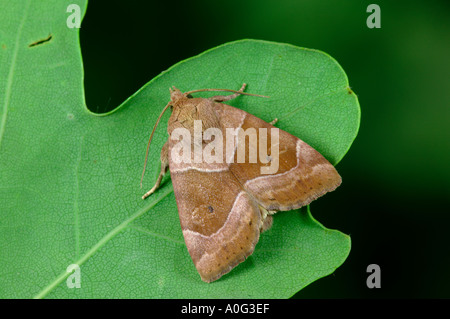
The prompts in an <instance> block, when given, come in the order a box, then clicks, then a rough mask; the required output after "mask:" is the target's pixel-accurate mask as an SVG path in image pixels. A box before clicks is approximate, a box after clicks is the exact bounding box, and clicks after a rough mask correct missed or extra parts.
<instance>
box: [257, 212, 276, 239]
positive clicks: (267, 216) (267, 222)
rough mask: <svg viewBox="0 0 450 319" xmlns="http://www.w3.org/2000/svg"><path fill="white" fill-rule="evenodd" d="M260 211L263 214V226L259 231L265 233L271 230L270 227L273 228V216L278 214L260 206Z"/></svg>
mask: <svg viewBox="0 0 450 319" xmlns="http://www.w3.org/2000/svg"><path fill="white" fill-rule="evenodd" d="M259 210H260V212H261V226H260V227H259V231H260V232H261V233H262V232H265V231H266V230H269V229H270V227H272V223H273V218H272V215H273V214H274V213H276V212H275V211H268V210H267V209H265V208H264V207H262V206H259Z"/></svg>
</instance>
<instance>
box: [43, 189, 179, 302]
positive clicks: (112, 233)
mask: <svg viewBox="0 0 450 319" xmlns="http://www.w3.org/2000/svg"><path fill="white" fill-rule="evenodd" d="M172 191H173V188H172V187H169V188H167V189H166V190H165V191H164V192H163V193H162V194H161V197H159V198H158V199H156V200H154V201H153V202H151V203H150V204H149V205H148V206H146V207H143V208H142V209H140V210H138V211H137V212H136V213H135V214H133V215H131V216H130V217H129V218H127V219H126V220H124V221H123V222H122V223H121V224H119V225H118V226H116V227H115V228H114V229H113V230H111V231H110V232H109V233H108V234H106V235H105V236H104V237H103V238H102V239H100V240H99V241H98V243H97V244H95V245H94V246H92V248H91V249H89V250H88V251H87V252H86V253H85V254H84V255H83V256H81V258H80V259H78V260H77V261H75V262H74V263H73V264H76V265H78V266H81V265H82V264H84V263H85V262H86V261H87V260H88V259H89V258H91V257H92V256H93V255H94V254H95V253H96V252H97V251H98V250H99V249H100V248H102V247H103V246H104V245H105V244H106V243H108V242H109V241H110V240H111V239H113V238H114V237H115V236H116V235H117V234H118V233H120V232H121V231H122V230H124V229H125V228H127V227H128V225H129V224H130V223H131V222H132V221H134V220H136V219H137V218H139V217H140V216H142V215H143V214H145V213H146V212H148V211H149V210H150V209H152V208H153V207H154V206H155V205H156V204H158V203H159V202H160V201H161V200H162V199H163V198H164V197H166V196H167V195H169V194H170V193H172ZM69 275H70V273H68V272H67V271H65V270H64V271H63V272H62V273H61V274H60V275H59V276H58V277H56V278H55V279H54V280H53V281H52V282H51V283H49V284H48V285H47V286H46V287H45V288H44V289H42V290H41V291H40V292H39V293H38V294H36V295H35V296H34V299H42V298H44V297H45V296H47V295H48V294H49V293H50V292H51V291H52V290H53V289H55V288H56V287H57V286H58V285H59V284H60V283H61V282H63V280H64V279H66V278H67V277H68V276H69Z"/></svg>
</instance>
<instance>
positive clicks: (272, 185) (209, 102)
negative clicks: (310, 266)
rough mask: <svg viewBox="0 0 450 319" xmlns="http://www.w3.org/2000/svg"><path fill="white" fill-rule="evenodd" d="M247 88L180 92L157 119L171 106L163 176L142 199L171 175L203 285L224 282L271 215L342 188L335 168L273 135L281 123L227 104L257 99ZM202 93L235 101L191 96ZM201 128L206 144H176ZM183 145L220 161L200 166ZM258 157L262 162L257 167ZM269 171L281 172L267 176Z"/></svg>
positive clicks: (289, 138) (283, 135)
mask: <svg viewBox="0 0 450 319" xmlns="http://www.w3.org/2000/svg"><path fill="white" fill-rule="evenodd" d="M244 89H245V84H244V85H243V86H242V88H241V89H240V90H239V91H233V90H225V89H204V90H195V91H190V92H186V93H182V92H181V91H180V90H178V89H176V88H175V87H173V89H171V90H170V101H169V103H168V104H167V106H166V107H165V108H164V110H163V111H162V113H161V115H160V116H159V118H158V122H159V120H160V118H161V116H162V114H163V113H164V111H165V110H166V109H167V108H168V107H169V106H171V107H172V114H171V116H170V119H169V123H168V133H169V136H170V138H169V140H168V141H167V142H166V143H165V144H164V146H163V148H162V150H161V172H160V174H159V176H158V179H157V181H156V184H155V185H154V186H153V188H152V189H151V190H150V191H148V192H147V193H146V194H145V195H144V196H143V197H142V198H143V199H145V198H146V197H148V196H150V195H151V194H152V193H153V192H155V190H156V189H157V188H158V187H159V185H160V183H161V180H162V178H163V176H164V174H165V173H166V172H167V169H170V175H171V178H172V184H173V190H174V193H175V198H176V201H177V206H178V212H179V216H180V223H181V228H182V230H183V236H184V239H185V242H186V246H187V249H188V251H189V254H190V255H191V258H192V261H193V262H194V264H195V267H196V268H197V271H198V273H199V274H200V277H201V279H202V280H203V281H205V282H212V281H214V280H217V279H219V278H220V277H221V276H222V275H224V274H226V273H228V272H229V271H230V270H231V269H233V268H234V267H235V266H237V265H238V264H239V263H241V262H242V261H244V260H245V259H246V258H247V257H248V256H249V255H251V254H252V253H253V250H254V248H255V245H256V244H257V242H258V240H259V235H260V233H261V232H262V231H264V230H266V229H268V228H270V226H271V224H272V216H271V215H272V214H273V213H275V212H276V211H286V210H292V209H296V208H299V207H302V206H305V205H308V204H309V203H311V201H313V200H314V199H316V198H318V197H319V196H322V195H323V194H325V193H327V192H329V191H333V190H334V189H335V188H336V187H338V186H339V185H340V183H341V177H340V176H339V174H338V173H337V171H336V169H335V168H334V167H333V165H331V164H330V163H329V162H328V161H327V160H326V159H325V158H324V157H323V156H322V155H321V154H320V153H319V152H317V151H316V150H314V149H313V148H312V147H311V146H309V145H308V144H306V143H305V142H303V141H302V140H300V139H299V138H297V137H295V136H293V135H291V134H289V133H287V132H285V131H282V130H280V129H278V128H275V127H274V126H273V125H272V124H274V122H275V121H276V120H274V121H273V122H271V123H267V122H265V121H263V120H261V119H259V118H257V117H255V116H253V115H251V114H249V113H247V112H245V111H243V110H240V109H237V108H235V107H232V106H229V105H226V104H224V103H221V102H225V101H228V100H231V99H233V98H235V97H237V96H238V95H240V94H246V95H255V94H248V93H244V92H243V91H244ZM200 91H230V92H234V94H232V95H227V96H214V97H210V98H192V96H191V95H190V94H192V93H196V92H200ZM199 121H201V122H199ZM158 122H157V123H156V125H155V127H154V128H153V131H152V135H151V137H150V140H149V145H150V141H151V139H152V136H153V133H154V131H155V129H156V126H157V124H158ZM199 123H200V124H201V127H200V129H201V131H200V132H201V133H202V134H205V137H204V138H203V139H200V140H199V139H195V138H194V139H189V138H187V137H186V136H183V138H180V136H175V137H174V135H175V132H178V129H184V130H186V131H187V132H189V133H190V135H191V136H194V135H195V134H198V131H199V130H198V129H199V125H198V124H199ZM211 129H215V131H214V132H216V133H217V132H218V133H222V137H224V136H226V137H227V139H226V143H223V141H222V144H221V143H219V142H221V141H220V137H218V136H219V135H220V134H219V135H218V134H216V135H214V139H213V138H212V134H207V133H208V132H211ZM264 129H266V130H267V132H270V131H272V132H275V131H276V132H278V133H277V134H278V140H277V139H276V137H277V136H276V135H277V134H264V132H266V131H264ZM274 130H275V131H274ZM230 132H231V134H228V135H227V133H230ZM242 132H252V133H254V134H253V143H252V142H251V141H250V140H251V139H252V137H251V136H250V135H251V134H243V133H242ZM206 135H208V136H206ZM255 136H256V138H255ZM229 137H231V138H229ZM246 137H248V138H246ZM247 140H248V143H246V142H247ZM180 141H182V142H180ZM230 141H231V144H230ZM255 141H256V143H255ZM262 142H264V143H265V145H266V149H265V151H266V152H265V153H264V152H261V148H260V149H259V150H257V148H258V147H262V148H264V143H262ZM180 143H181V144H183V143H184V145H185V146H186V145H187V146H188V147H189V148H190V149H191V148H192V149H195V148H197V150H200V151H201V152H203V153H205V152H206V153H205V154H209V155H211V156H212V157H214V158H215V159H216V161H210V160H209V161H208V160H204V159H203V160H202V159H200V160H199V158H196V156H198V154H197V153H198V152H197V153H196V152H195V151H194V154H193V153H191V154H189V149H188V151H186V149H184V150H183V152H181V151H179V148H180ZM213 143H215V146H222V147H223V148H225V145H226V151H225V150H224V151H223V152H221V151H220V149H219V148H213V147H211V146H212V144H213ZM149 145H148V146H149ZM148 146H147V155H148ZM229 146H230V147H229ZM213 149H214V151H212V150H213ZM208 152H209V153H208ZM255 152H256V153H257V154H258V152H259V155H261V154H263V155H262V156H259V158H257V159H256V160H255V158H254V156H253V154H254V153H255ZM181 153H183V155H181ZM184 153H187V154H184ZM220 153H222V154H220ZM174 154H175V155H174ZM264 154H265V156H264ZM180 156H181V158H182V159H183V160H180ZM200 157H201V156H200ZM146 158H147V157H146ZM217 159H222V160H217ZM271 167H272V168H273V167H275V168H276V172H271V173H267V172H268V171H270V169H269V168H271ZM264 170H266V171H264ZM144 172H145V166H144ZM144 172H143V174H144ZM141 182H142V181H141Z"/></svg>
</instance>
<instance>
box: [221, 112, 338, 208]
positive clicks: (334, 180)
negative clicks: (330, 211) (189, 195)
mask: <svg viewBox="0 0 450 319" xmlns="http://www.w3.org/2000/svg"><path fill="white" fill-rule="evenodd" d="M215 105H216V112H217V114H218V116H219V118H220V121H221V123H222V124H223V125H224V128H225V129H226V128H232V129H237V128H241V129H243V130H244V131H246V130H247V129H250V131H251V128H253V129H254V130H253V132H255V133H256V135H257V140H258V143H257V144H258V145H252V143H250V140H251V139H250V138H247V139H246V137H245V135H236V136H235V144H236V146H235V151H234V154H233V163H231V164H230V165H229V169H230V172H231V173H232V174H233V175H234V176H235V177H236V178H237V180H238V181H239V183H240V184H241V185H243V188H244V189H245V190H246V192H248V193H249V194H251V196H252V197H253V198H255V199H256V200H257V202H258V204H259V205H261V206H262V207H264V208H265V209H266V210H269V211H280V210H281V211H284V210H291V209H296V208H299V207H302V206H305V205H308V204H309V203H311V201H313V200H314V199H316V198H318V197H320V196H322V195H324V194H325V193H327V192H330V191H333V190H334V189H336V187H338V186H339V185H340V184H341V177H340V175H339V174H338V172H337V171H336V169H335V168H334V166H333V165H332V164H331V163H330V162H328V161H327V160H326V159H325V158H324V157H323V156H322V155H321V154H320V153H319V152H317V151H316V150H315V149H313V148H312V147H311V146H309V145H308V144H307V143H305V142H303V141H302V140H300V139H299V138H297V137H295V136H293V135H291V134H289V133H287V132H285V131H283V130H281V129H278V128H276V127H274V126H273V125H270V124H269V123H267V122H265V121H263V120H261V119H260V118H258V117H256V116H253V115H251V114H249V113H247V112H245V111H242V110H240V109H237V108H234V107H232V106H229V105H226V104H222V103H216V104H215ZM260 128H266V129H267V131H266V132H267V134H265V135H264V134H261V132H263V131H261V130H259V129H260ZM272 129H275V130H278V142H276V139H275V138H274V139H273V141H274V143H272ZM264 139H265V140H264ZM261 140H263V141H265V142H266V145H267V152H266V153H265V154H266V157H265V158H264V153H263V154H259V141H261ZM245 143H246V144H245ZM244 144H245V147H243V149H244V151H245V161H244V163H242V161H241V162H239V152H240V150H241V149H240V148H239V146H242V145H244ZM253 144H254V143H253ZM272 144H273V145H272ZM277 149H278V152H277V151H276V150H277ZM252 152H253V154H254V153H256V154H257V155H258V156H257V160H256V162H255V163H250V153H252ZM261 155H262V156H261ZM242 158H243V157H241V160H242ZM264 170H265V172H266V173H267V172H268V171H270V173H268V174H263V173H262V172H263V171H264Z"/></svg>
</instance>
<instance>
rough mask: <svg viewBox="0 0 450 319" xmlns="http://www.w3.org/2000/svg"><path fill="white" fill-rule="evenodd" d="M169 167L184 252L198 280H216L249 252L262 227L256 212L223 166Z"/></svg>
mask: <svg viewBox="0 0 450 319" xmlns="http://www.w3.org/2000/svg"><path fill="white" fill-rule="evenodd" d="M171 146H172V142H171V141H169V149H171ZM169 161H171V157H170V156H169ZM169 165H170V175H171V178H172V183H173V189H174V193H175V198H176V201H177V206H178V213H179V216H180V223H181V228H182V231H183V236H184V239H185V242H186V246H187V249H188V251H189V254H190V255H191V258H192V261H193V262H194V265H195V267H196V268H197V271H198V273H199V274H200V276H201V278H202V280H203V281H206V282H211V281H214V280H216V279H218V278H220V277H221V276H222V275H224V274H226V273H228V272H229V271H230V270H231V269H233V268H234V267H235V266H236V265H238V264H239V263H240V262H242V261H244V260H245V258H246V257H247V256H249V255H251V254H252V253H253V250H254V248H255V245H256V244H257V242H258V240H259V234H260V228H261V227H262V226H263V218H262V216H261V212H260V209H259V207H258V205H257V203H256V202H255V201H254V200H253V199H252V198H251V196H249V194H247V193H246V192H245V191H244V190H243V189H242V186H241V185H240V184H239V182H238V181H237V180H236V178H235V177H234V176H233V175H232V174H231V173H230V171H229V169H228V165H226V163H223V164H222V166H220V165H215V166H209V167H208V166H207V165H205V166H204V168H201V167H199V166H198V165H197V166H195V165H194V164H192V165H191V164H187V163H186V164H183V165H181V164H176V165H174V163H173V162H169Z"/></svg>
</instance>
